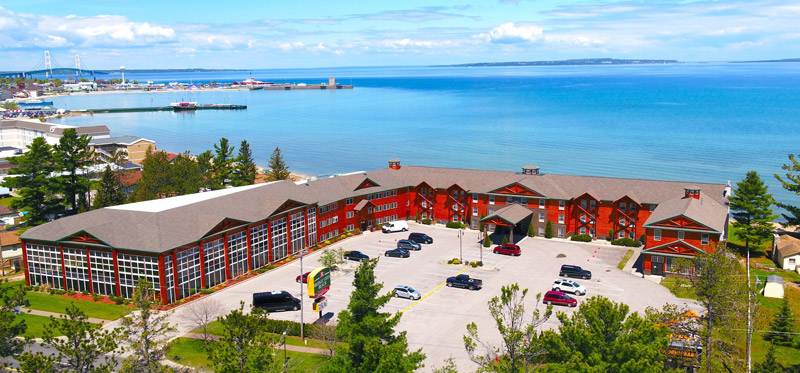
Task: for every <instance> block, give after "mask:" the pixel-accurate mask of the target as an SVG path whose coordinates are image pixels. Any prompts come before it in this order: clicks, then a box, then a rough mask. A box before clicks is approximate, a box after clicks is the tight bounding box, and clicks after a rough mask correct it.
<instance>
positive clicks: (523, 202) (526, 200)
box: [519, 197, 528, 206]
mask: <svg viewBox="0 0 800 373" xmlns="http://www.w3.org/2000/svg"><path fill="white" fill-rule="evenodd" d="M519 203H521V204H522V205H524V206H527V205H528V199H527V198H525V197H520V199H519Z"/></svg>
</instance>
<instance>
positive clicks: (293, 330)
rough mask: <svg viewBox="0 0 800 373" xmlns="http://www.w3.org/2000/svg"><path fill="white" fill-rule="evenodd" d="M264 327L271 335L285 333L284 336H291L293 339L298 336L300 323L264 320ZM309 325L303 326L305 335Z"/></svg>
mask: <svg viewBox="0 0 800 373" xmlns="http://www.w3.org/2000/svg"><path fill="white" fill-rule="evenodd" d="M264 321H265V323H264V325H265V326H266V330H267V331H268V332H271V333H275V334H281V333H283V332H284V331H286V335H291V336H295V337H299V336H300V323H299V322H295V321H287V320H275V319H266V320H264ZM311 326H312V325H311V324H304V327H305V330H306V334H308V332H309V327H311Z"/></svg>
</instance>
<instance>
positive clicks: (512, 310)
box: [464, 284, 553, 373]
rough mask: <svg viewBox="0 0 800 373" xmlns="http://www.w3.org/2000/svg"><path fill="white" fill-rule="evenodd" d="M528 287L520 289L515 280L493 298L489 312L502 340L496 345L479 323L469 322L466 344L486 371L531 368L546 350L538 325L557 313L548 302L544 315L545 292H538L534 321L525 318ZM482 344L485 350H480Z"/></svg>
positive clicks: (519, 370)
mask: <svg viewBox="0 0 800 373" xmlns="http://www.w3.org/2000/svg"><path fill="white" fill-rule="evenodd" d="M527 294H528V289H524V290H522V291H520V289H519V285H517V284H512V285H509V286H503V287H502V288H501V289H500V297H496V296H495V297H494V298H492V299H491V300H490V301H489V313H490V314H491V315H492V319H493V320H494V323H495V326H496V327H497V331H499V332H500V337H501V339H502V342H501V343H500V344H499V345H498V346H492V345H491V344H489V343H488V342H487V341H485V340H482V339H481V338H480V337H479V336H478V326H477V325H476V324H475V323H474V322H472V323H469V324H467V335H465V336H464V348H466V350H467V353H468V354H469V357H470V360H472V361H473V362H475V363H476V364H478V365H479V366H480V370H479V371H482V372H509V373H516V372H521V371H525V372H527V371H529V370H530V369H531V368H532V366H534V365H535V364H537V360H538V359H539V357H540V356H541V355H543V354H544V353H545V351H544V350H543V349H542V348H541V346H540V344H539V332H538V331H537V328H539V326H541V325H542V324H544V323H545V322H546V321H547V320H548V319H549V318H550V316H551V315H552V313H553V306H547V310H546V311H545V313H544V314H543V315H542V314H540V312H539V310H538V306H539V302H540V301H541V298H542V294H537V295H536V305H535V306H534V310H535V311H534V312H533V316H532V318H531V321H530V322H526V321H525V317H526V315H525V296H526V295H527ZM478 346H482V347H483V348H484V350H485V351H478Z"/></svg>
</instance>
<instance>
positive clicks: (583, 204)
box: [581, 199, 586, 209]
mask: <svg viewBox="0 0 800 373" xmlns="http://www.w3.org/2000/svg"><path fill="white" fill-rule="evenodd" d="M581 208H584V209H585V208H586V200H585V199H582V200H581Z"/></svg>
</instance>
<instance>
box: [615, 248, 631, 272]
mask: <svg viewBox="0 0 800 373" xmlns="http://www.w3.org/2000/svg"><path fill="white" fill-rule="evenodd" d="M632 256H633V250H632V249H628V252H626V253H625V256H623V257H622V260H620V261H619V264H617V268H619V269H623V268H625V264H628V260H630V259H631V257H632Z"/></svg>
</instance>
